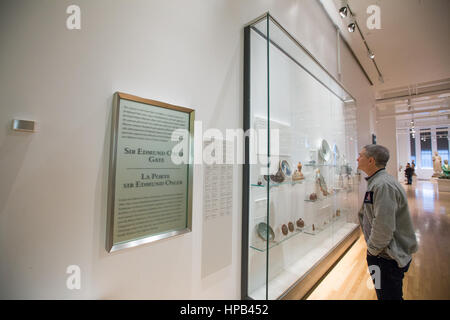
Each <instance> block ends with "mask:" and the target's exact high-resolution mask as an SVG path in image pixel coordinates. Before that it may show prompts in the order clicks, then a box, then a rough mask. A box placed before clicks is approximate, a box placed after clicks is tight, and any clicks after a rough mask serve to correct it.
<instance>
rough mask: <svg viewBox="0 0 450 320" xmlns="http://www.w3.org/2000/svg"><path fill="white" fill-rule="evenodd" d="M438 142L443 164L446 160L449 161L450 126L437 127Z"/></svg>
mask: <svg viewBox="0 0 450 320" xmlns="http://www.w3.org/2000/svg"><path fill="white" fill-rule="evenodd" d="M436 144H437V151H438V153H439V155H440V156H441V158H442V164H444V160H447V161H448V156H449V150H448V128H436Z"/></svg>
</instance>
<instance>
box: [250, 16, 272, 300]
mask: <svg viewBox="0 0 450 320" xmlns="http://www.w3.org/2000/svg"><path fill="white" fill-rule="evenodd" d="M267 21H268V18H267V17H265V18H264V19H262V20H261V21H259V22H257V23H256V24H254V25H252V26H250V30H249V37H250V40H249V41H250V43H249V49H250V68H249V69H250V102H251V103H250V115H249V117H250V124H249V125H250V130H249V132H248V136H249V138H248V139H249V162H250V165H249V167H250V172H249V179H250V187H249V230H248V243H249V251H248V289H247V292H248V296H249V297H250V298H252V299H267V268H266V265H267V255H268V253H269V250H268V248H269V246H270V245H271V244H272V242H273V241H272V240H273V239H272V229H271V228H272V227H271V225H273V224H271V221H270V219H269V210H268V206H269V203H270V200H269V196H270V193H269V191H270V186H269V182H270V180H269V182H267V181H266V180H265V179H264V178H263V177H264V176H267V174H268V173H267V163H268V161H267V159H268V131H269V130H268V126H269V122H268V121H267V119H268V103H267V102H268V90H267V86H268V73H267V70H268V68H267V66H268V54H267V37H266V34H267ZM267 235H269V236H267ZM264 239H269V241H265V240H264Z"/></svg>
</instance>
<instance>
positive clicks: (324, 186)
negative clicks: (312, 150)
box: [316, 169, 330, 197]
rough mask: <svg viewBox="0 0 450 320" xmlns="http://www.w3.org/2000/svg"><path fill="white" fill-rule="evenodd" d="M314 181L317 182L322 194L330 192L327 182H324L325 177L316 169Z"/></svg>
mask: <svg viewBox="0 0 450 320" xmlns="http://www.w3.org/2000/svg"><path fill="white" fill-rule="evenodd" d="M316 181H317V184H318V185H319V188H320V191H321V192H322V194H323V195H324V196H325V197H326V196H327V195H329V194H330V192H329V191H328V188H327V184H326V182H325V178H324V177H323V175H322V174H321V173H320V170H319V169H317V173H316Z"/></svg>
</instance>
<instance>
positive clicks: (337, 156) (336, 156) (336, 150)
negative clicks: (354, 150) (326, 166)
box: [333, 144, 341, 165]
mask: <svg viewBox="0 0 450 320" xmlns="http://www.w3.org/2000/svg"><path fill="white" fill-rule="evenodd" d="M333 153H334V165H338V164H339V160H340V158H341V153H340V152H339V148H338V146H337V144H335V145H334V148H333Z"/></svg>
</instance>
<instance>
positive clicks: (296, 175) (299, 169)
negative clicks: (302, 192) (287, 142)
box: [292, 161, 305, 181]
mask: <svg viewBox="0 0 450 320" xmlns="http://www.w3.org/2000/svg"><path fill="white" fill-rule="evenodd" d="M303 179H305V177H304V176H303V173H302V163H301V162H300V161H299V162H298V165H297V170H295V172H294V174H293V175H292V180H293V181H299V180H303Z"/></svg>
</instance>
